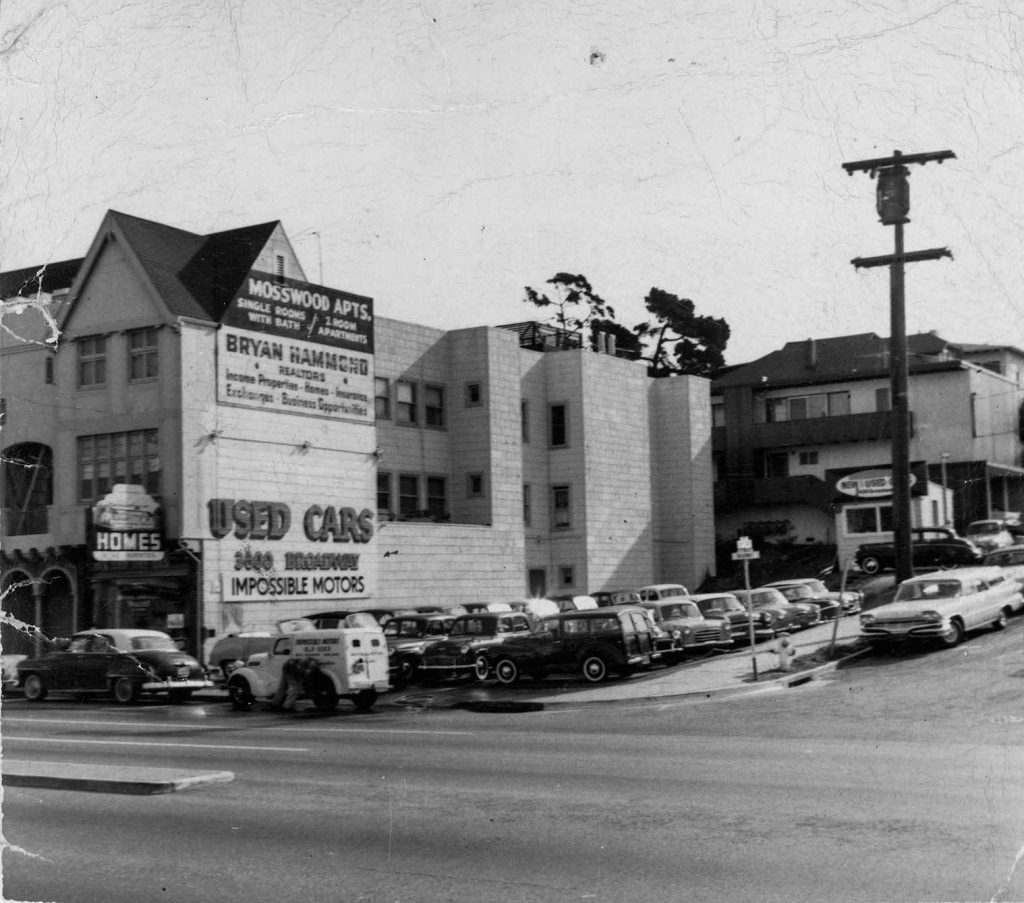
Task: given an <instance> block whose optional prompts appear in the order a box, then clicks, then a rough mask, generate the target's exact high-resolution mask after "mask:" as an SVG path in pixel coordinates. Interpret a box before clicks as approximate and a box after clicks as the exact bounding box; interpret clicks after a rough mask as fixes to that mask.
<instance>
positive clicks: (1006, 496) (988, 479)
mask: <svg viewBox="0 0 1024 903" xmlns="http://www.w3.org/2000/svg"><path fill="white" fill-rule="evenodd" d="M907 346H908V369H909V377H908V401H909V407H910V460H911V473H912V478H913V484H912V486H911V494H912V498H913V499H914V511H915V512H916V513H915V515H914V516H915V519H916V522H918V523H921V524H922V525H927V524H932V523H947V522H948V523H952V524H953V525H955V526H957V527H960V528H963V527H964V526H966V524H967V523H969V522H970V521H971V520H975V519H977V518H982V517H988V516H990V515H991V514H992V513H994V512H999V511H1020V510H1021V509H1022V508H1024V469H1022V468H1021V463H1022V460H1021V453H1022V442H1021V405H1022V402H1024V390H1022V387H1021V377H1020V374H1021V372H1022V366H1024V352H1021V351H1020V350H1019V349H1016V348H1013V347H1010V346H984V345H956V344H954V343H950V342H947V341H945V340H944V339H942V338H940V337H939V336H937V335H935V334H934V333H921V334H917V335H911V336H908V339H907ZM712 410H713V420H714V429H713V440H712V442H713V448H714V453H713V454H714V467H715V476H714V480H715V516H716V526H717V531H718V535H719V537H720V538H725V539H728V538H730V537H733V536H736V535H743V534H746V535H754V536H761V537H765V538H767V539H769V540H787V541H792V542H798V543H799V542H821V543H830V544H836V545H837V546H839V547H840V549H843V548H850V547H852V546H855V545H856V544H858V543H859V542H861V541H868V539H870V538H874V537H875V536H877V535H878V534H882V533H885V532H886V530H887V527H889V526H891V521H889V515H890V513H891V464H892V438H893V427H894V423H893V417H892V411H891V398H890V378H889V343H888V340H887V339H885V338H881V337H879V336H877V335H875V334H873V333H863V334H859V335H850V336H838V337H834V338H825V339H807V340H805V341H794V342H788V343H787V344H786V345H785V346H784V347H783V348H781V349H779V350H776V351H773V352H771V353H770V354H767V355H765V356H764V357H762V358H759V359H758V360H755V361H752V362H750V363H748V364H743V365H739V366H736V367H732V368H729V369H727V370H726V371H724V372H722V373H721V374H719V376H718V377H717V378H716V379H715V380H714V382H713V384H712ZM872 478H873V479H872ZM886 480H888V481H889V489H888V490H886V489H885V488H884V485H885V482H886ZM872 485H873V486H874V489H871V490H869V489H868V488H867V487H869V486H872ZM865 492H870V493H871V494H872V496H873V497H872V499H871V500H870V501H869V500H867V499H866V498H865V496H864V493H865ZM925 499H927V504H924V503H923V500H925ZM872 512H874V513H872Z"/></svg>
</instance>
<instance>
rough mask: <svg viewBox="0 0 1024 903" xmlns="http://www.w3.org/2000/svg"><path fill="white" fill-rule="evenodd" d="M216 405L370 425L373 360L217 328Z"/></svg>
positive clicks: (301, 343)
mask: <svg viewBox="0 0 1024 903" xmlns="http://www.w3.org/2000/svg"><path fill="white" fill-rule="evenodd" d="M217 400H218V401H219V402H221V403H222V404H231V405H239V406H242V407H248V408H258V409H260V410H266V411H281V412H286V413H289V414H306V415H310V416H314V417H324V418H326V419H329V420H348V421H355V422H356V423H365V424H372V423H373V422H374V414H373V358H372V357H371V356H370V355H368V354H360V353H356V352H353V351H336V350H334V349H326V348H324V347H323V346H322V345H317V344H314V343H313V342H307V341H304V340H300V339H288V340H285V339H277V338H268V337H266V336H263V335H260V334H259V333H253V332H244V331H241V330H238V329H232V328H228V327H221V329H220V330H219V331H218V333H217Z"/></svg>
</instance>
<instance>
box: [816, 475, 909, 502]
mask: <svg viewBox="0 0 1024 903" xmlns="http://www.w3.org/2000/svg"><path fill="white" fill-rule="evenodd" d="M908 480H909V482H908V485H910V486H913V485H914V483H915V482H916V478H915V476H914V475H913V474H908ZM836 489H837V490H838V491H839V492H841V493H843V495H851V496H854V497H855V498H860V499H874V498H882V497H885V496H890V495H892V490H893V480H892V471H891V470H886V469H882V468H879V469H876V470H859V471H857V472H856V473H851V474H847V475H846V476H845V477H841V478H840V479H839V480H838V481H837V482H836Z"/></svg>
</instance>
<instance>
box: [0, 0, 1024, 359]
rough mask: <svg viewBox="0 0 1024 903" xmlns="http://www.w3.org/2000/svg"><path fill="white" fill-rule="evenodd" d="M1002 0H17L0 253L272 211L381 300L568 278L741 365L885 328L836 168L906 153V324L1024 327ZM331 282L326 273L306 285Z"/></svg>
mask: <svg viewBox="0 0 1024 903" xmlns="http://www.w3.org/2000/svg"><path fill="white" fill-rule="evenodd" d="M1022 14H1024V10H1021V8H1020V6H1019V4H1017V3H1015V2H1013V0H973V2H941V0H937V2H924V0H905V2H900V0H886V2H874V3H873V2H850V0H834V2H828V0H806V2H797V0H762V2H757V0H751V2H742V0H732V2H730V0H630V2H629V3H622V2H615V0H591V2H585V3H584V2H578V3H570V2H559V0H536V2H535V0H477V2H472V0H461V2H450V0H421V2H408V0H392V2H387V0H365V2H340V0H339V2H329V0H244V2H243V0H222V2H212V0H191V2H188V0H177V2H175V3H167V2H165V0H134V2H129V0H67V2H57V0H7V2H4V3H3V4H2V6H0V34H2V38H0V40H2V46H3V52H2V54H0V66H2V70H0V71H2V78H3V84H2V85H0V97H2V101H0V104H2V106H0V109H2V110H3V115H2V118H0V128H2V132H0V136H2V137H0V141H2V145H0V211H2V228H0V269H3V270H7V269H15V268H20V267H24V266H29V265H32V264H37V263H43V262H45V261H48V260H60V259H65V258H69V257H78V256H81V255H83V254H85V252H86V251H87V249H88V245H89V242H90V241H91V240H92V238H93V236H94V234H95V232H96V229H97V227H98V225H99V223H100V220H101V219H102V217H103V215H104V213H105V211H106V210H108V209H111V208H113V209H116V210H121V211H124V212H127V213H131V214H134V215H136V216H141V217H145V218H148V219H153V220H157V221H160V222H164V223H167V224H169V225H174V226H178V227H181V228H184V229H188V230H192V231H195V232H198V233H209V232H215V231H219V230H223V229H230V228H235V227H238V226H243V225H249V224H253V223H258V222H265V221H268V220H281V221H282V223H283V224H284V227H285V230H286V231H287V233H288V235H289V236H290V237H291V239H292V241H293V244H294V245H295V248H296V251H297V252H298V254H299V256H300V258H301V259H302V261H303V264H304V266H305V268H306V272H307V276H308V278H309V279H310V280H311V281H313V282H321V281H322V282H323V283H324V284H327V285H330V286H332V287H335V288H340V289H345V290H348V291H352V292H357V293H360V294H365V295H370V296H371V297H373V298H374V299H375V305H376V311H377V313H378V315H380V316H385V317H392V318H396V319H402V320H410V321H414V322H420V323H428V324H431V325H436V326H441V327H445V328H453V327H458V326H471V325H480V324H491V325H498V324H501V323H508V322H514V321H517V320H524V319H532V318H536V317H537V315H538V311H537V310H536V309H535V308H532V307H529V306H528V305H526V304H525V303H523V301H522V297H523V287H524V286H526V285H532V286H534V287H537V288H542V287H543V283H544V281H545V280H546V279H548V278H550V277H551V276H552V275H554V274H555V273H556V272H558V271H568V272H572V273H582V274H584V275H586V276H587V277H588V278H589V279H590V281H591V282H592V283H593V285H594V287H595V289H596V290H597V291H598V292H599V293H600V294H601V295H602V296H604V297H605V298H606V299H607V300H608V301H609V302H611V303H612V304H613V305H614V306H615V307H616V309H617V311H618V314H619V320H620V321H621V322H623V323H624V324H625V325H633V324H634V323H636V322H639V321H640V320H642V319H644V317H645V312H644V310H643V298H644V296H645V295H646V294H647V292H648V290H649V289H650V288H651V287H652V286H657V287H659V288H662V289H665V290H666V291H669V292H673V293H675V294H678V295H681V296H683V297H688V298H691V299H692V300H693V301H694V302H695V304H696V306H697V311H698V313H703V314H711V315H714V316H722V317H725V318H726V320H727V321H728V322H729V324H730V325H731V327H732V333H733V338H732V340H731V342H730V345H729V348H728V350H727V353H726V358H727V360H728V361H729V362H730V363H739V362H742V361H746V360H750V359H753V358H755V357H758V356H760V355H761V354H764V353H767V352H768V351H771V350H773V349H774V348H777V347H781V345H782V344H783V343H785V342H787V341H791V340H800V339H805V338H808V337H811V336H814V337H824V336H830V335H841V334H845V333H853V332H865V331H871V332H877V333H878V334H880V335H888V334H889V282H888V272H887V270H886V269H884V268H883V269H872V270H854V268H853V267H852V266H851V265H850V260H851V258H854V257H858V256H870V255H877V254H888V253H891V251H892V242H893V236H892V231H893V230H892V229H891V228H887V227H884V226H882V225H880V224H879V223H878V221H877V216H876V214H875V209H874V188H875V183H874V182H873V181H871V180H870V179H869V178H868V177H867V176H866V175H856V176H847V175H846V173H845V172H844V171H843V169H842V167H841V164H842V163H843V162H847V161H852V160H859V159H864V158H871V157H877V156H889V155H890V154H891V153H892V152H893V151H894V150H896V149H899V150H902V151H903V152H904V153H917V152H924V151H935V150H946V149H949V150H952V151H954V152H955V153H956V155H957V159H956V160H953V161H950V162H947V163H945V164H943V165H942V166H938V165H934V164H933V165H928V166H924V167H915V168H914V169H913V172H912V175H911V180H910V181H911V199H912V205H913V206H912V210H911V219H912V222H911V223H910V225H908V226H907V227H906V248H907V250H908V251H909V250H923V249H928V248H936V247H948V248H950V249H951V250H952V251H953V254H954V259H953V260H952V261H950V260H945V259H944V260H941V261H936V262H928V263H917V264H912V265H910V266H908V269H907V280H906V294H907V327H908V330H909V331H918V330H929V329H934V330H937V331H938V332H939V334H940V335H942V336H943V337H945V338H947V339H949V340H954V341H961V342H990V343H1002V344H1013V345H1016V346H1018V347H1024V318H1022V317H1021V315H1020V309H1021V300H1022V298H1024V273H1022V248H1024V241H1022V238H1024V205H1022V203H1021V202H1022V198H1024V166H1022V163H1024V141H1022V129H1024V104H1022V99H1024V98H1022V93H1024V92H1022V84H1024V58H1022V52H1024V20H1022V18H1021V15H1022ZM321 274H322V275H321Z"/></svg>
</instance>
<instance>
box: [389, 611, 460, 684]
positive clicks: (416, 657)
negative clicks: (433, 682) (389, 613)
mask: <svg viewBox="0 0 1024 903" xmlns="http://www.w3.org/2000/svg"><path fill="white" fill-rule="evenodd" d="M454 622H455V615H452V614H445V613H444V612H441V611H438V612H433V613H432V614H416V613H411V614H404V613H398V614H396V615H395V616H394V617H392V618H391V619H390V620H389V621H388V622H387V624H385V625H384V639H385V640H386V641H387V644H388V652H389V658H390V672H391V683H392V685H393V686H395V687H406V686H408V685H409V684H412V683H415V682H416V681H417V680H419V678H420V675H421V673H422V666H423V654H424V653H425V652H426V651H427V649H428V648H429V647H430V646H431V645H433V644H434V643H439V642H441V640H444V639H447V637H448V634H449V633H451V629H452V624H453V623H454Z"/></svg>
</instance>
